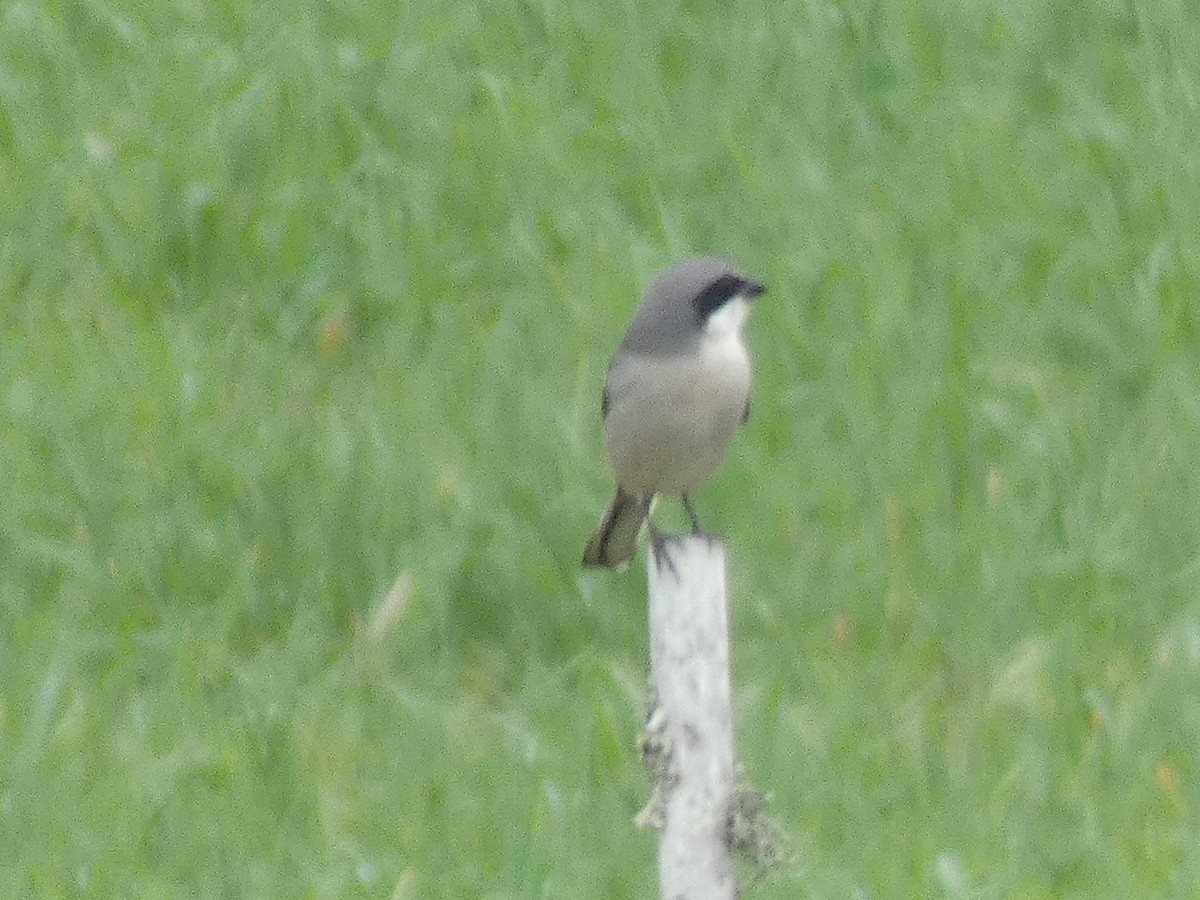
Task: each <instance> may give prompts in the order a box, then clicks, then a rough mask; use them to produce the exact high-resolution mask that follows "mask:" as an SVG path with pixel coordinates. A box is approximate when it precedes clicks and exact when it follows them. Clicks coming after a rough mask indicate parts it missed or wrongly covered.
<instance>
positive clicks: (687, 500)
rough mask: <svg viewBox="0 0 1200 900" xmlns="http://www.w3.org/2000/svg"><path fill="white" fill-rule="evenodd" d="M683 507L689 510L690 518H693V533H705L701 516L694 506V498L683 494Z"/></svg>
mask: <svg viewBox="0 0 1200 900" xmlns="http://www.w3.org/2000/svg"><path fill="white" fill-rule="evenodd" d="M681 498H682V500H683V508H684V509H686V510H687V514H688V518H689V519H691V520H692V534H704V533H705V532H704V529H703V528H701V527H700V517H699V516H697V515H696V510H695V509H693V508H692V498H691V497H689V496H688V495H687V494H682V495H681Z"/></svg>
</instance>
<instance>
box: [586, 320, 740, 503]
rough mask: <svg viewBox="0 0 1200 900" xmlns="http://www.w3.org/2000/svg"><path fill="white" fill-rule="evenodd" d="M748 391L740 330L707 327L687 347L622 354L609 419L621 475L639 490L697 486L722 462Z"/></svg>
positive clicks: (610, 445)
mask: <svg viewBox="0 0 1200 900" xmlns="http://www.w3.org/2000/svg"><path fill="white" fill-rule="evenodd" d="M749 395H750V358H749V355H748V354H747V352H746V348H745V344H744V343H743V341H742V340H741V336H740V334H732V333H720V334H706V335H704V337H702V338H701V341H700V343H699V346H698V347H697V349H696V350H694V351H692V352H690V353H685V354H679V355H672V356H668V357H661V358H650V357H644V356H643V357H632V356H631V357H627V358H625V359H622V360H619V361H618V362H617V364H615V365H614V367H613V369H612V371H611V372H610V374H609V382H608V398H609V409H608V414H607V416H606V418H605V446H606V449H607V451H608V457H609V462H610V464H611V465H612V468H613V473H614V474H615V475H616V477H617V481H618V482H619V483H620V484H621V485H622V486H623V487H625V488H626V489H627V490H630V491H635V492H639V493H645V492H651V491H654V492H661V493H668V494H679V493H690V492H692V491H695V490H698V489H699V488H700V487H701V486H703V484H704V483H705V482H707V481H708V480H709V479H710V478H712V476H713V475H715V474H716V472H717V470H718V469H719V468H720V467H721V463H722V462H723V461H724V459H725V455H726V453H727V452H728V450H729V445H730V443H731V442H732V441H733V436H734V434H735V433H736V432H737V427H738V425H739V424H740V423H741V420H742V415H743V413H744V411H745V408H746V402H747V400H748V398H749Z"/></svg>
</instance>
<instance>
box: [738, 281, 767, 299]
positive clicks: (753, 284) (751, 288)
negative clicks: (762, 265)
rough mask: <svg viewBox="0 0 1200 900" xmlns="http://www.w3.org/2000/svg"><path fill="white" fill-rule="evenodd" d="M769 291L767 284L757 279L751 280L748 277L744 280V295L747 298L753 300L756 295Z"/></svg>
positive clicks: (759, 295)
mask: <svg viewBox="0 0 1200 900" xmlns="http://www.w3.org/2000/svg"><path fill="white" fill-rule="evenodd" d="M766 292H767V288H766V286H765V285H763V284H760V283H759V282H757V281H751V280H750V279H748V278H746V279H743V280H742V296H743V297H745V298H746V299H747V300H753V299H754V298H755V297H761V296H762V295H763V294H765V293H766Z"/></svg>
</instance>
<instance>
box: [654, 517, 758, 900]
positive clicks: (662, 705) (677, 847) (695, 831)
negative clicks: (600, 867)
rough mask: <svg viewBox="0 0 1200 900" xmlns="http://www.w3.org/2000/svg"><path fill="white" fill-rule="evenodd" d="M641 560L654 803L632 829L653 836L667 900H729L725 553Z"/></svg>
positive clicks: (694, 540)
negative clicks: (645, 581) (645, 584)
mask: <svg viewBox="0 0 1200 900" xmlns="http://www.w3.org/2000/svg"><path fill="white" fill-rule="evenodd" d="M654 544H655V546H654V547H653V549H652V551H651V552H650V553H649V554H647V560H648V562H647V569H648V572H649V593H650V678H651V683H652V685H653V695H654V696H653V699H652V704H651V710H650V713H649V715H648V717H647V721H646V734H645V735H644V737H643V742H642V751H643V756H644V758H645V760H646V764H647V767H648V768H649V770H650V777H651V781H652V784H653V790H654V796H653V797H652V798H651V801H650V804H649V805H648V806H647V807H646V809H645V810H643V812H642V814H641V815H640V816H639V817H638V824H639V825H642V826H643V827H650V828H655V829H657V830H658V831H659V850H658V864H659V885H660V889H661V896H662V897H663V898H664V900H734V898H736V897H737V895H738V885H737V878H736V875H735V873H734V868H733V858H732V848H731V837H730V828H731V825H730V823H731V821H732V816H733V811H734V810H733V805H734V793H735V760H736V755H735V751H734V731H733V699H732V687H731V675H730V652H729V647H730V627H729V620H730V615H729V599H728V594H727V589H726V579H725V545H724V543H722V542H721V540H720V539H719V538H710V537H708V536H705V535H686V536H680V537H659V538H658V539H656V541H655V542H654Z"/></svg>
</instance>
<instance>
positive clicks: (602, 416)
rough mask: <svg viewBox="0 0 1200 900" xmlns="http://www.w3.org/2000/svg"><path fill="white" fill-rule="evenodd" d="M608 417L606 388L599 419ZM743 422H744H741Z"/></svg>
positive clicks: (601, 399) (601, 401)
mask: <svg viewBox="0 0 1200 900" xmlns="http://www.w3.org/2000/svg"><path fill="white" fill-rule="evenodd" d="M607 415H608V388H605V389H604V396H603V397H601V398H600V418H604V417H605V416H607ZM743 421H745V420H743Z"/></svg>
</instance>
